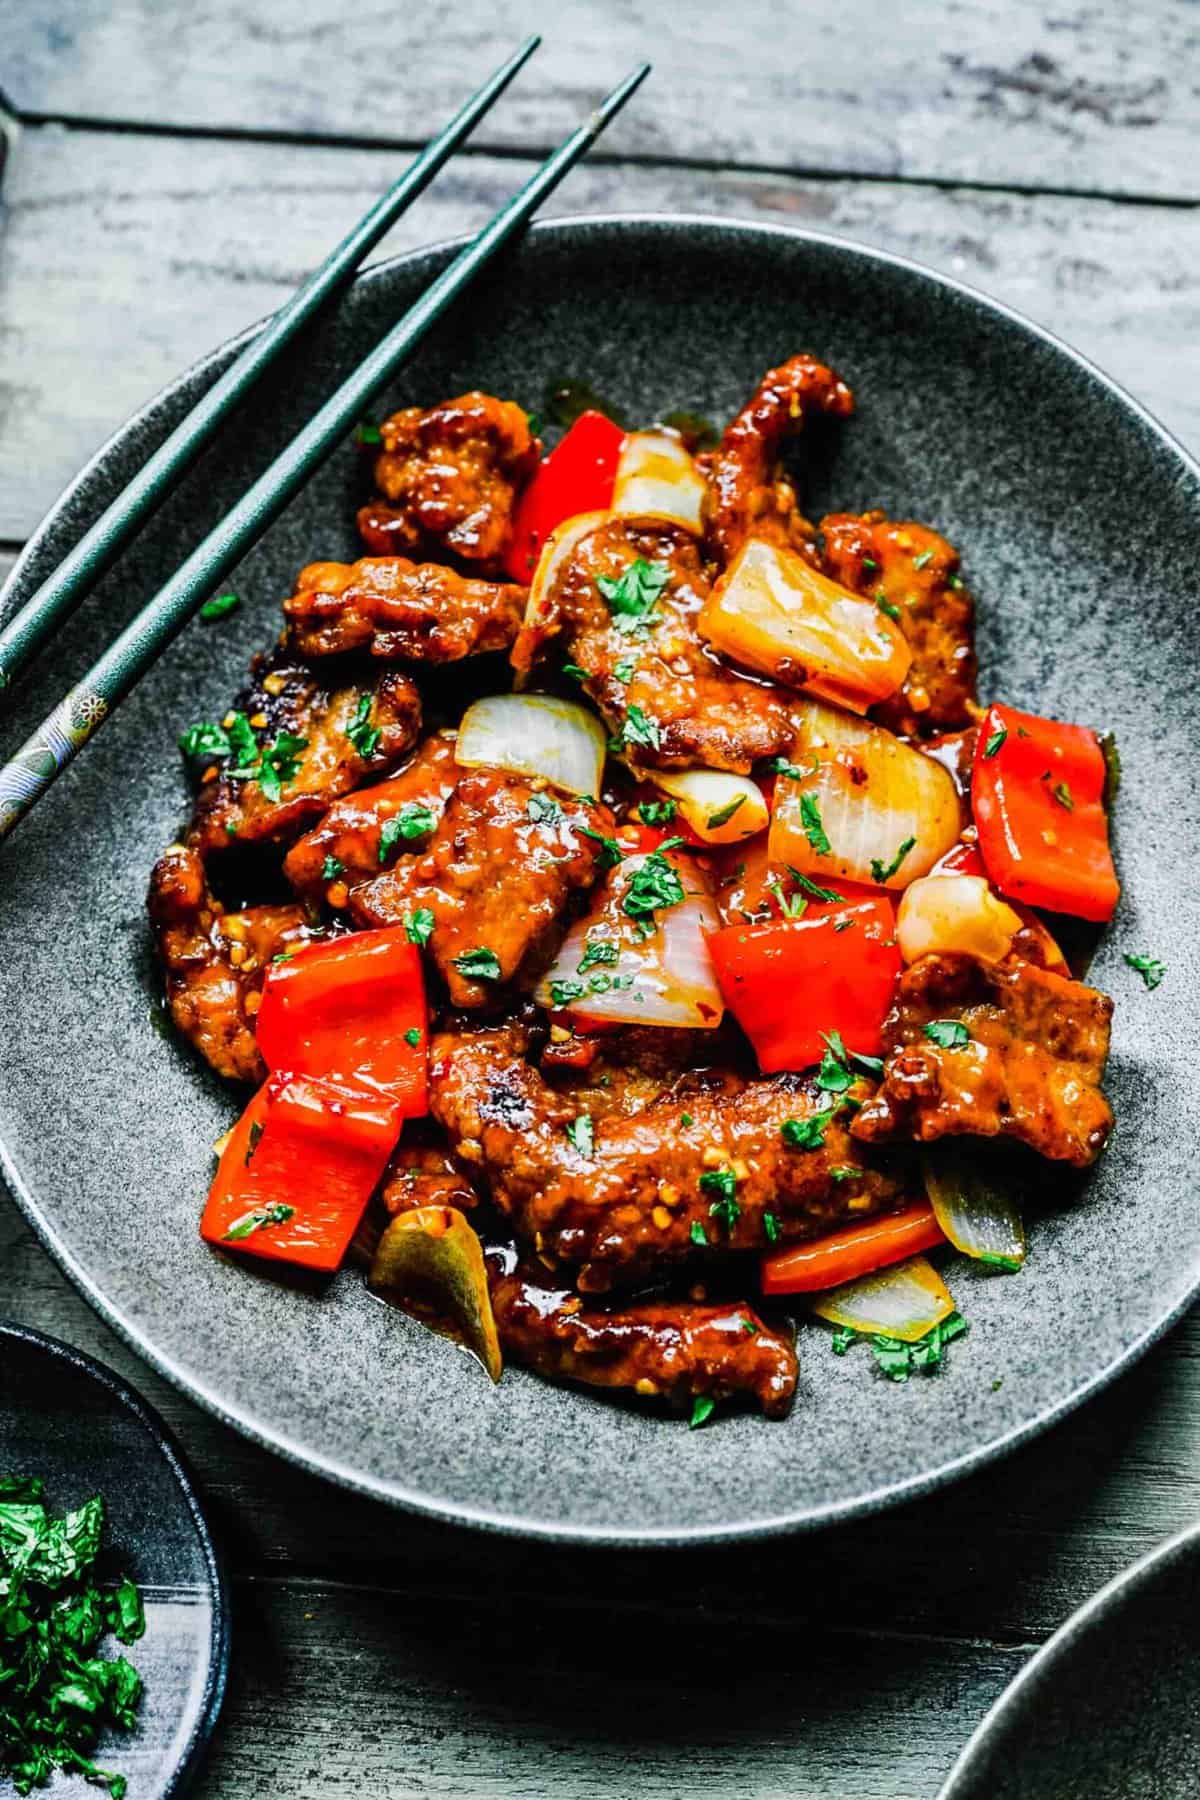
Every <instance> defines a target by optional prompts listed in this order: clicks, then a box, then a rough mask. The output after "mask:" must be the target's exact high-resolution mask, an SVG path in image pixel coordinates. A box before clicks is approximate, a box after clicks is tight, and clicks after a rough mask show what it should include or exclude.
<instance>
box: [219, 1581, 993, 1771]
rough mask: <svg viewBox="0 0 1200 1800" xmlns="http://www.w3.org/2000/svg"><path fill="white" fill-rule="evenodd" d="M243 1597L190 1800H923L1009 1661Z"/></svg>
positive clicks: (436, 1599)
mask: <svg viewBox="0 0 1200 1800" xmlns="http://www.w3.org/2000/svg"><path fill="white" fill-rule="evenodd" d="M690 1625H691V1628H690V1629H688V1628H686V1627H685V1628H683V1629H681V1628H680V1626H679V1625H678V1624H677V1623H676V1622H675V1621H672V1620H660V1621H659V1622H658V1623H657V1624H656V1626H655V1627H654V1628H653V1629H651V1630H648V1631H646V1632H643V1633H639V1634H638V1635H637V1636H636V1637H633V1638H631V1636H630V1633H629V1631H628V1629H627V1627H626V1625H625V1622H624V1621H623V1620H618V1619H615V1618H611V1617H607V1616H606V1615H605V1614H604V1612H603V1611H602V1610H598V1611H595V1612H588V1613H586V1614H580V1613H579V1612H577V1611H574V1610H572V1609H570V1608H563V1607H561V1606H559V1605H557V1604H556V1603H555V1602H554V1600H553V1599H551V1598H547V1597H546V1595H545V1593H543V1594H540V1595H539V1594H534V1595H531V1596H523V1597H522V1598H521V1599H520V1600H519V1602H517V1603H515V1604H514V1603H513V1600H512V1597H511V1596H510V1595H509V1594H508V1593H507V1592H506V1591H505V1587H504V1583H503V1576H502V1574H500V1573H498V1572H497V1574H496V1575H495V1576H494V1577H493V1579H492V1580H491V1581H490V1582H486V1583H485V1586H484V1590H483V1594H482V1597H481V1598H480V1599H479V1600H476V1601H467V1602H464V1603H462V1604H459V1603H448V1602H447V1600H446V1599H445V1598H444V1597H442V1596H432V1597H430V1598H429V1599H427V1600H426V1599H421V1600H418V1601H416V1602H415V1603H414V1602H413V1601H411V1600H410V1599H408V1598H407V1597H406V1598H405V1600H404V1601H403V1602H402V1603H399V1604H397V1603H395V1602H393V1601H392V1600H391V1597H389V1596H380V1595H379V1594H378V1593H375V1592H373V1591H371V1590H366V1589H346V1588H336V1587H322V1586H319V1585H313V1586H307V1585H303V1584H301V1583H298V1582H286V1583H276V1582H270V1583H263V1584H257V1583H256V1584H242V1585H240V1586H239V1588H238V1592H237V1638H236V1643H237V1650H236V1655H235V1664H234V1674H233V1681H232V1684H231V1688H230V1693H229V1698H228V1701H227V1704H226V1709H225V1719H224V1725H223V1727H222V1729H221V1731H220V1733H219V1735H218V1739H217V1742H216V1744H215V1746H214V1748H213V1751H212V1753H211V1754H210V1757H209V1761H208V1765H207V1767H206V1769H205V1771H204V1773H203V1774H202V1776H201V1778H200V1780H199V1781H198V1783H197V1788H196V1793H197V1797H198V1800H247V1796H251V1795H264V1796H265V1795H270V1796H271V1800H328V1796H329V1795H331V1794H339V1793H342V1792H354V1793H358V1794H362V1795H364V1796H379V1797H380V1800H418V1797H419V1800H432V1797H434V1796H441V1797H444V1800H498V1797H500V1796H503V1800H633V1797H634V1796H636V1797H637V1800H685V1797H686V1800H729V1796H732V1795H737V1796H739V1800H783V1797H784V1796H785V1795H786V1796H787V1797H788V1800H845V1797H846V1796H847V1795H851V1794H862V1795H866V1794H870V1795H872V1796H875V1800H930V1797H931V1796H932V1795H933V1794H934V1793H935V1792H936V1790H937V1787H938V1785H939V1782H940V1781H941V1779H942V1777H943V1776H944V1775H945V1774H946V1772H947V1770H948V1769H949V1767H950V1764H951V1763H952V1762H953V1760H954V1757H955V1755H956V1754H957V1752H958V1750H959V1748H960V1747H961V1745H962V1743H963V1742H964V1740H965V1739H966V1737H967V1736H968V1735H969V1733H970V1731H971V1729H972V1728H973V1726H974V1725H975V1724H976V1723H977V1722H978V1720H979V1719H980V1718H981V1717H982V1715H983V1713H984V1712H985V1710H986V1709H987V1707H988V1705H989V1704H990V1703H991V1701H992V1700H993V1699H994V1698H995V1696H996V1694H997V1693H998V1692H999V1691H1000V1689H1001V1688H1002V1687H1003V1686H1004V1685H1005V1683H1006V1682H1007V1681H1008V1680H1010V1679H1011V1677H1012V1675H1013V1674H1015V1673H1016V1670H1017V1668H1018V1667H1019V1666H1020V1664H1021V1662H1022V1661H1023V1658H1024V1652H1023V1651H1020V1650H1002V1649H999V1648H995V1647H991V1646H975V1645H960V1644H948V1643H944V1642H925V1643H913V1642H911V1641H909V1640H905V1639H902V1638H897V1637H892V1638H886V1639H862V1638H859V1637H851V1636H847V1635H846V1634H839V1633H836V1632H831V1631H829V1630H828V1629H827V1628H825V1627H824V1626H823V1625H815V1624H813V1623H811V1622H808V1623H805V1622H799V1621H798V1622H797V1623H796V1624H794V1625H792V1624H789V1625H787V1626H784V1627H782V1628H777V1629H774V1630H770V1631H764V1630H761V1629H758V1628H755V1627H753V1626H746V1625H735V1624H726V1623H720V1622H717V1621H712V1620H707V1619H704V1618H702V1617H700V1616H697V1617H696V1618H695V1619H694V1620H693V1621H691V1622H690Z"/></svg>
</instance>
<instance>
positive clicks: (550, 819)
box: [525, 794, 563, 825]
mask: <svg viewBox="0 0 1200 1800" xmlns="http://www.w3.org/2000/svg"><path fill="white" fill-rule="evenodd" d="M525 811H526V813H527V814H528V816H529V818H530V819H532V820H533V823H534V824H535V825H557V824H558V822H559V820H560V819H561V818H562V816H563V810H562V807H561V806H560V805H559V804H558V801H557V800H555V799H554V798H553V796H552V795H550V794H530V796H529V799H528V801H527V802H526V805H525Z"/></svg>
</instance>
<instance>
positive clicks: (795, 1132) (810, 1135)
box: [779, 1106, 837, 1150]
mask: <svg viewBox="0 0 1200 1800" xmlns="http://www.w3.org/2000/svg"><path fill="white" fill-rule="evenodd" d="M836 1111H837V1107H836V1106H827V1107H825V1108H824V1109H823V1110H822V1111H821V1112H815V1113H809V1115H808V1117H807V1118H806V1119H785V1120H784V1121H783V1124H782V1125H781V1126H780V1127H779V1135H780V1137H782V1139H783V1141H784V1143H785V1144H787V1146H788V1147H789V1149H792V1150H823V1149H824V1148H825V1132H826V1129H827V1127H828V1125H829V1123H830V1121H831V1120H832V1118H833V1116H834V1114H835V1113H836Z"/></svg>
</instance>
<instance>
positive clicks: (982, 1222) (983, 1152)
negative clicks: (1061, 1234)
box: [921, 1140, 1025, 1270]
mask: <svg viewBox="0 0 1200 1800" xmlns="http://www.w3.org/2000/svg"><path fill="white" fill-rule="evenodd" d="M994 1165H995V1156H994V1152H993V1154H992V1156H991V1158H990V1160H989V1156H988V1147H987V1146H986V1145H978V1144H971V1143H969V1142H963V1143H955V1142H953V1141H952V1140H947V1141H945V1142H943V1143H941V1144H938V1145H937V1146H936V1148H934V1149H930V1150H926V1151H923V1152H922V1155H921V1173H922V1175H923V1176H924V1178H925V1192H926V1193H927V1194H928V1195H929V1200H930V1204H931V1205H932V1207H933V1210H934V1213H935V1214H936V1216H937V1222H938V1224H939V1225H940V1226H941V1228H942V1230H943V1231H944V1232H945V1234H946V1236H947V1237H948V1238H949V1239H950V1242H951V1243H952V1244H953V1245H954V1248H955V1249H956V1250H961V1251H962V1253H963V1255H964V1256H973V1257H975V1259H976V1261H978V1262H985V1263H992V1264H993V1265H994V1266H995V1267H997V1268H1001V1269H1009V1270H1016V1269H1019V1268H1020V1267H1021V1264H1022V1263H1023V1262H1024V1261H1025V1227H1024V1225H1023V1224H1022V1222H1021V1215H1020V1213H1019V1212H1018V1211H1017V1208H1016V1206H1015V1205H1014V1203H1013V1199H1012V1196H1011V1194H1009V1193H1008V1192H1007V1189H1006V1186H1005V1183H1004V1180H1003V1177H1002V1176H1000V1177H998V1176H997V1174H996V1172H995V1166H994Z"/></svg>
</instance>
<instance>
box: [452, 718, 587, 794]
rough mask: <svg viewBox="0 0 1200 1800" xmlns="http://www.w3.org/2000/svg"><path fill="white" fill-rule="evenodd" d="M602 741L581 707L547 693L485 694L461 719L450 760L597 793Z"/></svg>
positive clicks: (579, 790) (576, 790)
mask: <svg viewBox="0 0 1200 1800" xmlns="http://www.w3.org/2000/svg"><path fill="white" fill-rule="evenodd" d="M606 747H607V740H606V739H605V736H604V730H603V727H602V726H601V725H600V722H599V720H598V719H596V718H595V717H594V716H593V715H592V714H591V713H590V712H588V711H587V709H586V708H585V707H582V706H577V705H576V704H575V702H574V701H573V700H556V699H554V698H553V697H552V696H551V695H549V694H488V695H487V696H486V697H485V698H484V699H482V700H477V701H476V702H475V704H474V706H469V707H468V708H467V710H466V712H465V713H464V714H463V716H462V723H461V725H460V726H459V728H458V738H457V740H456V742H455V745H454V759H455V761H456V762H458V763H461V764H462V766H463V767H464V768H466V769H475V768H479V767H481V766H486V767H487V768H489V769H511V770H512V771H513V772H514V774H517V775H540V776H542V777H543V779H544V780H546V781H552V782H553V783H554V785H555V787H560V788H566V789H567V791H568V792H569V793H572V794H598V793H599V792H600V782H601V778H602V776H603V774H604V753H605V749H606Z"/></svg>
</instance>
